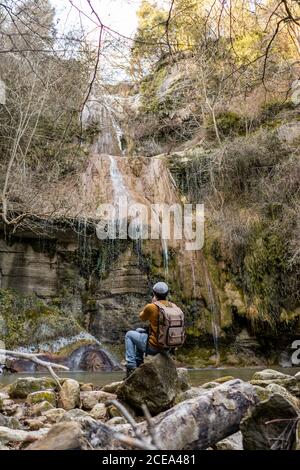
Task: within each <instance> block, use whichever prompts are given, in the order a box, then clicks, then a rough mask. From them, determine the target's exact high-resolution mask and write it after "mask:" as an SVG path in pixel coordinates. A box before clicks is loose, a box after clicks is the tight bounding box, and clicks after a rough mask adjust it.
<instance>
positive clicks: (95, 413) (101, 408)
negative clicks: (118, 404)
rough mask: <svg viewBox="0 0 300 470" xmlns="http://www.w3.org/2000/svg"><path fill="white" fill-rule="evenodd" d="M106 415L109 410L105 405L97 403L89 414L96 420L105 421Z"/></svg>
mask: <svg viewBox="0 0 300 470" xmlns="http://www.w3.org/2000/svg"><path fill="white" fill-rule="evenodd" d="M106 413H107V408H106V406H105V405H104V403H97V405H95V406H94V408H93V409H92V411H90V413H89V414H90V416H91V417H92V418H94V419H105V417H106Z"/></svg>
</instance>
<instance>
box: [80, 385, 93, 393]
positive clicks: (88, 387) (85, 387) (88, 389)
mask: <svg viewBox="0 0 300 470" xmlns="http://www.w3.org/2000/svg"><path fill="white" fill-rule="evenodd" d="M93 389H94V386H93V384H82V385H80V391H81V392H92V391H93Z"/></svg>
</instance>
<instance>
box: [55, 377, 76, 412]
mask: <svg viewBox="0 0 300 470" xmlns="http://www.w3.org/2000/svg"><path fill="white" fill-rule="evenodd" d="M59 405H60V407H61V408H63V409H64V410H67V411H68V410H72V409H73V408H76V407H78V406H79V405H80V385H79V383H78V382H77V381H76V380H73V379H66V380H65V381H64V383H63V385H62V387H61V390H60V393H59Z"/></svg>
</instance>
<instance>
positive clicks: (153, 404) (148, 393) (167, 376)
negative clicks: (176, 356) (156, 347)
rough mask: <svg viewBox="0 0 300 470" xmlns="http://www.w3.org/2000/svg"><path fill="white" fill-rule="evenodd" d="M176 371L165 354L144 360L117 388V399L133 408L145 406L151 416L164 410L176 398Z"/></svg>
mask: <svg viewBox="0 0 300 470" xmlns="http://www.w3.org/2000/svg"><path fill="white" fill-rule="evenodd" d="M176 386H177V371H176V367H175V364H174V362H173V361H172V359H171V358H170V357H169V356H168V355H167V354H157V355H156V356H154V357H153V356H152V357H148V358H146V361H145V362H144V364H142V365H141V366H140V367H138V368H137V369H136V370H135V371H134V372H133V373H132V374H131V375H130V376H129V377H128V378H127V379H126V380H125V381H124V382H123V384H122V385H120V387H119V388H118V392H117V395H118V398H120V399H121V400H124V401H125V402H127V403H129V404H130V405H131V406H132V407H133V408H136V409H141V407H142V405H143V404H145V405H147V407H148V409H149V411H150V413H152V414H153V415H155V414H158V413H159V412H161V411H163V410H166V409H167V408H169V407H170V406H171V405H172V402H173V401H174V399H175V396H176Z"/></svg>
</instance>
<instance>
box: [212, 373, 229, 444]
mask: <svg viewBox="0 0 300 470" xmlns="http://www.w3.org/2000/svg"><path fill="white" fill-rule="evenodd" d="M229 380H234V377H233V376H232V375H225V376H224V377H219V378H218V379H215V380H214V382H216V383H217V384H224V383H225V382H228V381H229ZM233 435H234V434H233Z"/></svg>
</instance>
